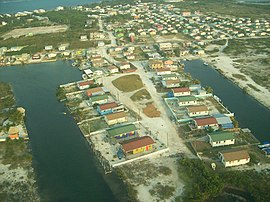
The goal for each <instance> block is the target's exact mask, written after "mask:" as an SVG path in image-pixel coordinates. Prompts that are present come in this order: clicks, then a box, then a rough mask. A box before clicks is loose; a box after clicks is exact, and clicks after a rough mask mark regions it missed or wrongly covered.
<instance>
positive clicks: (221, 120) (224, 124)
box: [213, 114, 234, 129]
mask: <svg viewBox="0 0 270 202" xmlns="http://www.w3.org/2000/svg"><path fill="white" fill-rule="evenodd" d="M213 116H214V117H215V119H216V120H217V122H218V125H219V126H220V127H221V128H223V129H231V128H234V125H233V123H232V120H231V119H230V117H228V116H226V115H224V114H214V115H213Z"/></svg>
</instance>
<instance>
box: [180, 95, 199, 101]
mask: <svg viewBox="0 0 270 202" xmlns="http://www.w3.org/2000/svg"><path fill="white" fill-rule="evenodd" d="M194 100H197V98H196V97H194V96H183V97H178V102H188V101H194Z"/></svg>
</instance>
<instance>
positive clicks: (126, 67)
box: [119, 62, 130, 70]
mask: <svg viewBox="0 0 270 202" xmlns="http://www.w3.org/2000/svg"><path fill="white" fill-rule="evenodd" d="M119 69H120V70H125V69H130V64H129V63H128V62H122V63H121V64H120V65H119Z"/></svg>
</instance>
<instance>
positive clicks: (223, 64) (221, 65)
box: [196, 55, 270, 110]
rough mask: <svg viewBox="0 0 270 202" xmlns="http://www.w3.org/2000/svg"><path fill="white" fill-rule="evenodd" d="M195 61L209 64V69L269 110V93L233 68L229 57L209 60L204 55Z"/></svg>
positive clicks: (223, 56) (208, 57) (208, 56)
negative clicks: (239, 76) (236, 75)
mask: <svg viewBox="0 0 270 202" xmlns="http://www.w3.org/2000/svg"><path fill="white" fill-rule="evenodd" d="M196 59H202V60H203V61H205V62H207V63H208V64H209V67H211V68H213V69H215V70H217V71H218V72H219V74H221V75H223V76H224V77H225V78H226V79H228V80H230V81H231V82H233V83H234V84H235V85H236V86H238V87H239V88H240V89H242V90H243V92H245V93H247V94H248V95H250V96H251V97H252V98H254V99H255V100H256V101H258V102H259V103H260V104H261V105H263V106H264V107H266V108H267V109H268V110H270V100H269V99H267V98H268V97H270V91H269V90H267V89H266V88H264V87H262V86H260V85H259V84H257V83H255V82H254V81H253V80H252V79H251V78H250V76H248V75H246V74H243V73H241V72H240V71H239V70H238V69H237V68H235V67H234V66H233V61H232V59H231V58H230V57H229V56H227V55H219V56H217V57H215V58H210V55H205V56H203V57H201V58H196ZM213 60H214V62H213ZM232 74H239V75H243V76H245V78H246V79H247V80H246V81H244V80H241V79H239V78H235V77H233V76H232ZM247 84H251V85H252V86H254V87H255V88H257V89H259V90H260V91H259V92H256V90H255V89H252V88H250V87H248V86H247Z"/></svg>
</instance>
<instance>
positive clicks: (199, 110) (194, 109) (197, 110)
mask: <svg viewBox="0 0 270 202" xmlns="http://www.w3.org/2000/svg"><path fill="white" fill-rule="evenodd" d="M187 112H188V115H189V116H190V117H196V116H207V115H209V111H208V108H207V107H206V106H205V105H198V106H190V107H187Z"/></svg>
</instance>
